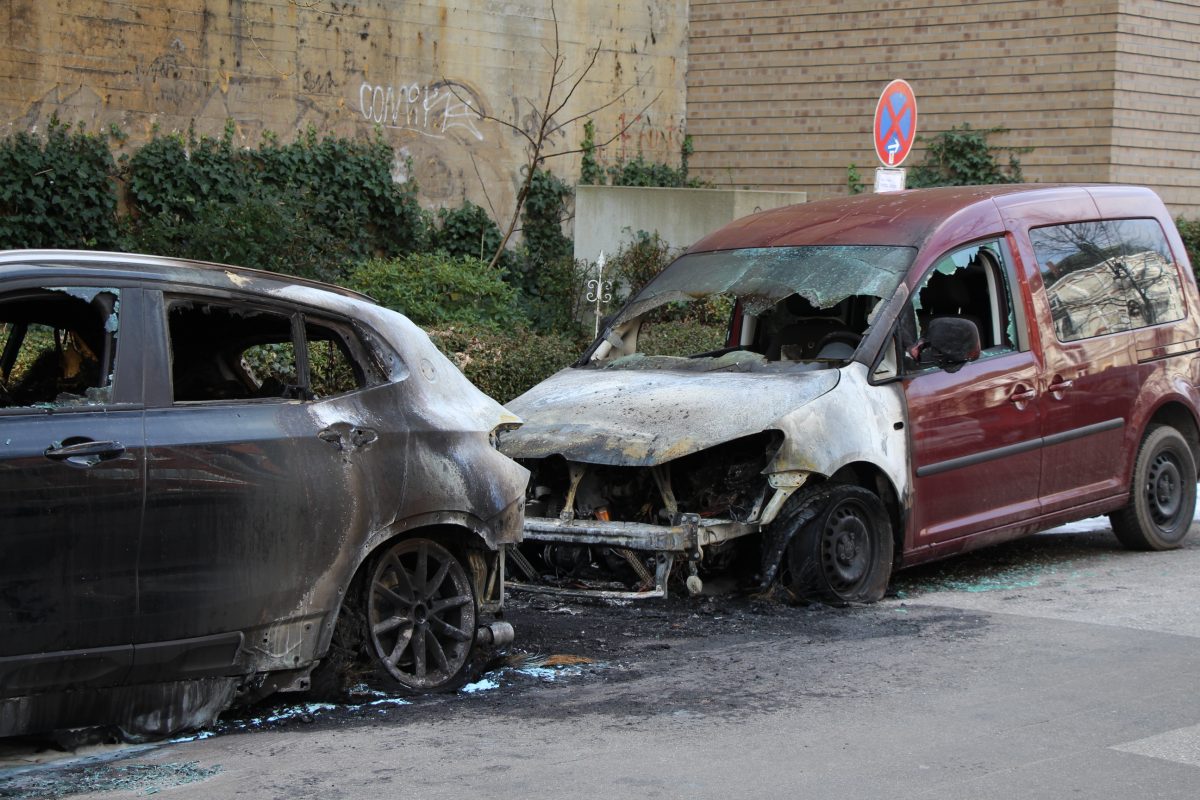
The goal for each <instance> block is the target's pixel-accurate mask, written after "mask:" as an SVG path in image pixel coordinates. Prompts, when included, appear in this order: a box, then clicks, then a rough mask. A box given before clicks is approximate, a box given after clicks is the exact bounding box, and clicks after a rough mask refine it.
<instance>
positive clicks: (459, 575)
mask: <svg viewBox="0 0 1200 800" xmlns="http://www.w3.org/2000/svg"><path fill="white" fill-rule="evenodd" d="M369 581H370V582H369V583H368V584H367V587H366V593H365V594H366V606H367V607H366V612H367V637H368V639H369V641H370V649H371V654H372V655H373V656H374V658H375V660H376V662H377V664H378V666H379V668H380V669H381V671H382V672H384V673H385V674H386V675H388V676H390V677H391V678H393V679H394V680H396V681H397V682H399V683H400V684H401V685H402V686H404V687H406V688H408V689H411V690H413V691H420V692H427V691H437V690H439V689H452V688H456V687H457V685H458V684H459V683H461V682H462V680H463V679H464V678H465V675H466V672H467V665H468V663H469V661H470V657H471V649H472V647H473V646H474V644H475V590H474V587H473V586H472V584H471V579H470V577H469V576H468V575H467V571H466V569H465V568H464V567H463V565H462V562H460V561H459V560H458V558H457V557H455V555H454V554H453V553H451V552H450V551H449V550H447V549H446V548H445V547H443V546H442V545H440V544H438V543H437V542H435V541H432V540H430V539H405V540H404V541H401V542H397V543H396V544H393V545H391V546H389V547H386V548H385V549H384V550H383V552H381V553H380V554H379V555H378V556H377V557H376V559H375V562H374V566H373V568H372V569H371V571H370V575H369Z"/></svg>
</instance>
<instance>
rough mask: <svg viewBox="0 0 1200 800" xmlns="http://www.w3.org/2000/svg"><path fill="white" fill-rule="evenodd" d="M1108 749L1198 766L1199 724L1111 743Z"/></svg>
mask: <svg viewBox="0 0 1200 800" xmlns="http://www.w3.org/2000/svg"><path fill="white" fill-rule="evenodd" d="M1110 749H1112V750H1120V751H1122V752H1124V753H1133V754H1134V755H1139V756H1149V757H1150V758H1160V759H1162V760H1164V761H1175V762H1177V763H1179V764H1189V765H1191V766H1193V767H1200V725H1192V726H1190V727H1187V728H1176V729H1175V730H1173V731H1167V732H1166V733H1160V734H1158V735H1156V736H1149V737H1147V738H1145V739H1138V740H1137V741H1134V742H1127V743H1125V744H1118V745H1113V747H1111V748H1110Z"/></svg>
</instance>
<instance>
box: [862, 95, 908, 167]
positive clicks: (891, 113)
mask: <svg viewBox="0 0 1200 800" xmlns="http://www.w3.org/2000/svg"><path fill="white" fill-rule="evenodd" d="M872 130H873V131H874V132H875V137H874V138H875V155H877V156H879V160H880V161H881V162H882V163H883V165H884V166H885V167H897V166H899V165H900V164H902V163H904V159H906V158H908V154H909V152H910V151H911V150H912V146H913V141H914V140H915V139H916V138H917V98H916V96H915V95H914V94H913V90H912V87H911V86H909V85H908V82H907V81H903V80H899V79H897V80H894V81H892V82H891V83H889V84H888V85H887V88H885V89H884V90H883V94H881V95H880V96H879V102H878V103H877V104H876V105H875V124H874V125H873V126H872Z"/></svg>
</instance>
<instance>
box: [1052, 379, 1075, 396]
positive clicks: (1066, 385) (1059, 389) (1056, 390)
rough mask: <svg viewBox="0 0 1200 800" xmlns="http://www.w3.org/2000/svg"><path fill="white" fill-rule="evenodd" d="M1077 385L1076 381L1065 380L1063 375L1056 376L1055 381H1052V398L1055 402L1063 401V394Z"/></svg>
mask: <svg viewBox="0 0 1200 800" xmlns="http://www.w3.org/2000/svg"><path fill="white" fill-rule="evenodd" d="M1074 385H1075V381H1073V380H1071V379H1069V378H1064V377H1063V376H1062V375H1055V376H1054V380H1052V381H1050V386H1049V389H1050V396H1051V397H1053V398H1054V399H1055V400H1062V399H1063V392H1065V391H1066V390H1067V389H1070V388H1071V387H1072V386H1074Z"/></svg>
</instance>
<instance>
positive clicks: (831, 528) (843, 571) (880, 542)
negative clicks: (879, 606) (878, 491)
mask: <svg viewBox="0 0 1200 800" xmlns="http://www.w3.org/2000/svg"><path fill="white" fill-rule="evenodd" d="M796 499H797V501H798V502H797V508H801V507H803V508H808V509H809V513H807V514H805V516H807V517H808V519H807V521H805V522H803V523H802V527H800V529H799V530H798V531H797V532H796V534H795V535H794V536H793V538H792V541H791V543H790V544H789V545H788V567H789V569H788V574H789V576H790V580H789V588H791V590H792V591H793V593H794V594H796V595H797V596H798V597H801V598H815V599H820V600H824V601H826V602H833V603H873V602H875V601H876V600H879V599H881V598H882V597H883V595H884V592H885V591H886V590H887V584H888V579H889V578H890V577H891V571H892V526H891V523H890V522H889V521H888V515H887V510H886V509H885V508H884V507H883V503H882V502H881V501H880V500H879V498H878V497H877V496H876V495H875V494H873V493H871V492H869V491H867V490H866V489H863V488H861V487H858V486H849V485H835V486H830V487H822V488H821V489H820V490H819V494H814V496H813V497H812V498H806V497H800V498H796ZM812 503H816V504H817V506H816V513H815V514H812V513H811V508H812Z"/></svg>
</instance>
